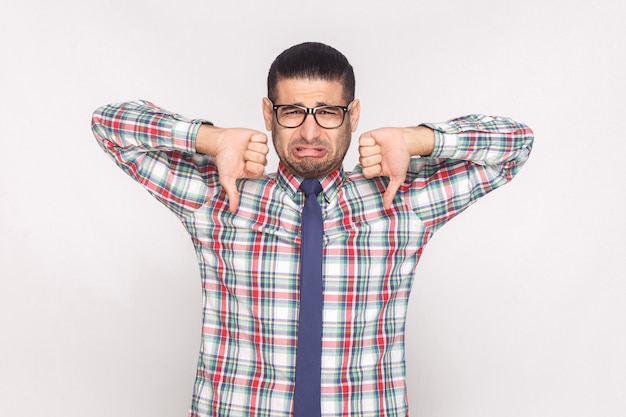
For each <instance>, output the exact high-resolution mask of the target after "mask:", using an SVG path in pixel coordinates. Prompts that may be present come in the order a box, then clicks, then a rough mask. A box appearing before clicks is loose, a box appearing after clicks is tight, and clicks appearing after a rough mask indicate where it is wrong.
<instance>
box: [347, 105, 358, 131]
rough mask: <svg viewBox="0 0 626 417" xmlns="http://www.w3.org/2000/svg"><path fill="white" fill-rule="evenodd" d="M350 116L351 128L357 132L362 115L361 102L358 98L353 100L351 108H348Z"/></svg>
mask: <svg viewBox="0 0 626 417" xmlns="http://www.w3.org/2000/svg"><path fill="white" fill-rule="evenodd" d="M348 116H349V117H350V129H352V132H356V128H357V126H358V125H359V117H361V102H360V101H359V100H358V99H355V100H354V101H352V104H351V105H350V110H348Z"/></svg>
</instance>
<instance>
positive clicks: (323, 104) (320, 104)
mask: <svg viewBox="0 0 626 417" xmlns="http://www.w3.org/2000/svg"><path fill="white" fill-rule="evenodd" d="M292 104H293V105H295V106H302V107H307V106H305V105H304V104H303V103H302V102H300V101H298V102H295V103H292ZM322 106H332V107H342V106H339V105H337V104H328V103H326V102H323V101H318V102H316V103H315V106H313V108H315V107H322Z"/></svg>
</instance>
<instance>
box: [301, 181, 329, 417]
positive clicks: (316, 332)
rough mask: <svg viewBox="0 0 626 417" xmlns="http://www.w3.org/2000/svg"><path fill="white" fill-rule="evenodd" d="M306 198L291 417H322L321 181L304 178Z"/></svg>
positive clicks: (302, 185)
mask: <svg viewBox="0 0 626 417" xmlns="http://www.w3.org/2000/svg"><path fill="white" fill-rule="evenodd" d="M300 190H301V191H302V192H303V193H304V195H305V196H306V200H305V202H304V209H303V210H302V245H301V247H300V318H299V322H298V347H297V350H296V389H295V393H294V417H319V416H320V415H321V406H320V389H321V385H322V384H321V368H322V366H321V365H322V236H323V234H324V230H323V229H324V227H323V221H322V208H321V207H320V205H319V203H318V202H317V195H318V194H319V192H320V191H322V186H321V184H320V182H319V181H318V180H316V179H314V178H307V179H305V180H304V181H302V184H300Z"/></svg>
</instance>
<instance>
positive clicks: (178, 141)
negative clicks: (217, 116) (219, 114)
mask: <svg viewBox="0 0 626 417" xmlns="http://www.w3.org/2000/svg"><path fill="white" fill-rule="evenodd" d="M203 124H208V125H211V126H213V123H211V122H209V121H207V120H202V119H194V120H185V119H182V118H178V117H176V116H174V123H173V124H172V131H171V132H172V133H171V140H172V147H173V148H174V149H177V150H179V151H183V152H189V153H194V152H196V135H197V134H198V129H200V126H201V125H203Z"/></svg>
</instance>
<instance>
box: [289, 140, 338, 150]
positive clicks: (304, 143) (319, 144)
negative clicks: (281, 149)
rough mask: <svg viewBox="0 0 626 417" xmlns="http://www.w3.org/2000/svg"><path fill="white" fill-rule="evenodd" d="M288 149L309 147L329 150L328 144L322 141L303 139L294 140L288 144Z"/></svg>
mask: <svg viewBox="0 0 626 417" xmlns="http://www.w3.org/2000/svg"><path fill="white" fill-rule="evenodd" d="M289 147H290V148H298V147H311V148H323V149H329V146H328V142H327V141H325V140H322V139H315V140H312V141H310V140H304V139H294V140H293V141H291V143H290V144H289Z"/></svg>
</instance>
